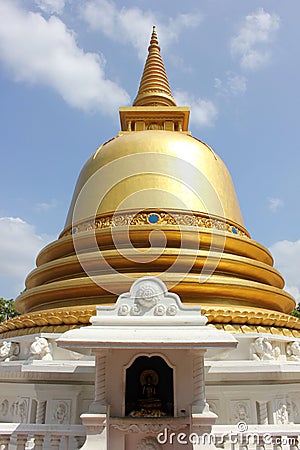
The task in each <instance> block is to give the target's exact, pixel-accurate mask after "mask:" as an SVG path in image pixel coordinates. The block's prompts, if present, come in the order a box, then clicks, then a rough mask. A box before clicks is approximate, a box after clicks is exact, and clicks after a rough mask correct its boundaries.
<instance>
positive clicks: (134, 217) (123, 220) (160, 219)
mask: <svg viewBox="0 0 300 450" xmlns="http://www.w3.org/2000/svg"><path fill="white" fill-rule="evenodd" d="M140 225H152V226H159V225H175V226H190V227H197V228H206V229H207V228H208V229H212V230H218V231H225V232H228V233H231V234H236V235H238V236H242V237H247V238H250V236H249V234H248V232H247V230H245V228H243V227H241V226H240V225H238V224H236V223H234V222H232V221H229V220H225V219H221V218H219V217H218V218H216V217H213V216H209V215H208V214H204V213H199V212H193V213H190V214H187V213H186V212H165V211H155V210H153V211H152V210H151V211H147V212H144V211H143V212H137V213H135V212H128V213H122V214H118V213H115V214H105V215H101V216H97V217H96V218H93V219H89V220H85V221H83V222H80V223H78V224H76V225H75V226H73V227H69V228H67V229H66V230H65V231H64V232H63V233H62V234H61V236H60V237H63V236H68V235H70V234H77V233H80V232H83V231H92V230H98V229H103V228H113V227H122V226H140Z"/></svg>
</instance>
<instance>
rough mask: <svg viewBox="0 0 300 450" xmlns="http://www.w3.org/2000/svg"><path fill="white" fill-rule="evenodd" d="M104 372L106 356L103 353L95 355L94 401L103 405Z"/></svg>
mask: <svg viewBox="0 0 300 450" xmlns="http://www.w3.org/2000/svg"><path fill="white" fill-rule="evenodd" d="M105 371H106V355H105V354H103V353H100V354H97V355H96V379H95V401H96V402H99V403H100V404H101V405H105V403H106V402H105V382H106V380H105Z"/></svg>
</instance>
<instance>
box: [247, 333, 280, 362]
mask: <svg viewBox="0 0 300 450" xmlns="http://www.w3.org/2000/svg"><path fill="white" fill-rule="evenodd" d="M279 355H280V349H279V347H275V348H273V346H272V344H271V342H270V341H269V340H268V338H266V337H259V338H257V339H255V341H254V342H253V343H252V344H250V357H251V359H254V360H256V361H270V360H274V359H278V357H279Z"/></svg>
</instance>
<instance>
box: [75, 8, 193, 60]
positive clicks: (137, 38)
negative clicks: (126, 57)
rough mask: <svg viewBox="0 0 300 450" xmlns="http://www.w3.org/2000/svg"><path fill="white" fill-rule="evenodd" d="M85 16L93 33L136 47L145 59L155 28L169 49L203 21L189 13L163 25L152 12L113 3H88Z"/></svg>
mask: <svg viewBox="0 0 300 450" xmlns="http://www.w3.org/2000/svg"><path fill="white" fill-rule="evenodd" d="M82 16H83V18H84V19H85V20H86V21H87V23H88V24H89V25H90V27H91V28H92V29H93V30H99V31H101V32H102V33H104V34H105V35H106V36H107V37H109V38H111V39H113V40H115V41H118V42H121V43H130V44H132V45H133V46H134V47H135V48H136V50H137V51H138V55H139V57H140V58H141V59H144V58H145V53H146V51H147V47H148V44H149V36H150V33H151V30H152V26H153V25H156V26H157V28H158V32H159V41H160V43H161V44H162V46H163V47H164V48H166V47H167V45H168V44H169V43H170V42H171V41H174V40H177V39H178V35H179V34H180V32H181V30H182V29H190V28H194V27H196V26H198V25H199V23H200V21H201V15H200V14H199V13H194V14H191V13H186V14H178V15H177V16H176V17H173V18H170V19H169V20H168V22H167V23H162V22H161V21H160V20H159V19H158V17H156V15H155V14H154V12H153V11H151V10H148V11H143V10H142V9H140V8H138V7H125V6H123V7H122V8H119V7H117V6H116V4H115V3H114V2H113V1H110V0H90V1H88V2H85V4H84V6H83V8H82Z"/></svg>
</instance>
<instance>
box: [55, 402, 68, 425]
mask: <svg viewBox="0 0 300 450" xmlns="http://www.w3.org/2000/svg"><path fill="white" fill-rule="evenodd" d="M53 418H54V421H55V422H56V423H59V424H63V423H66V422H67V421H68V405H67V404H66V402H58V404H57V407H56V410H55V411H54V414H53Z"/></svg>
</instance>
